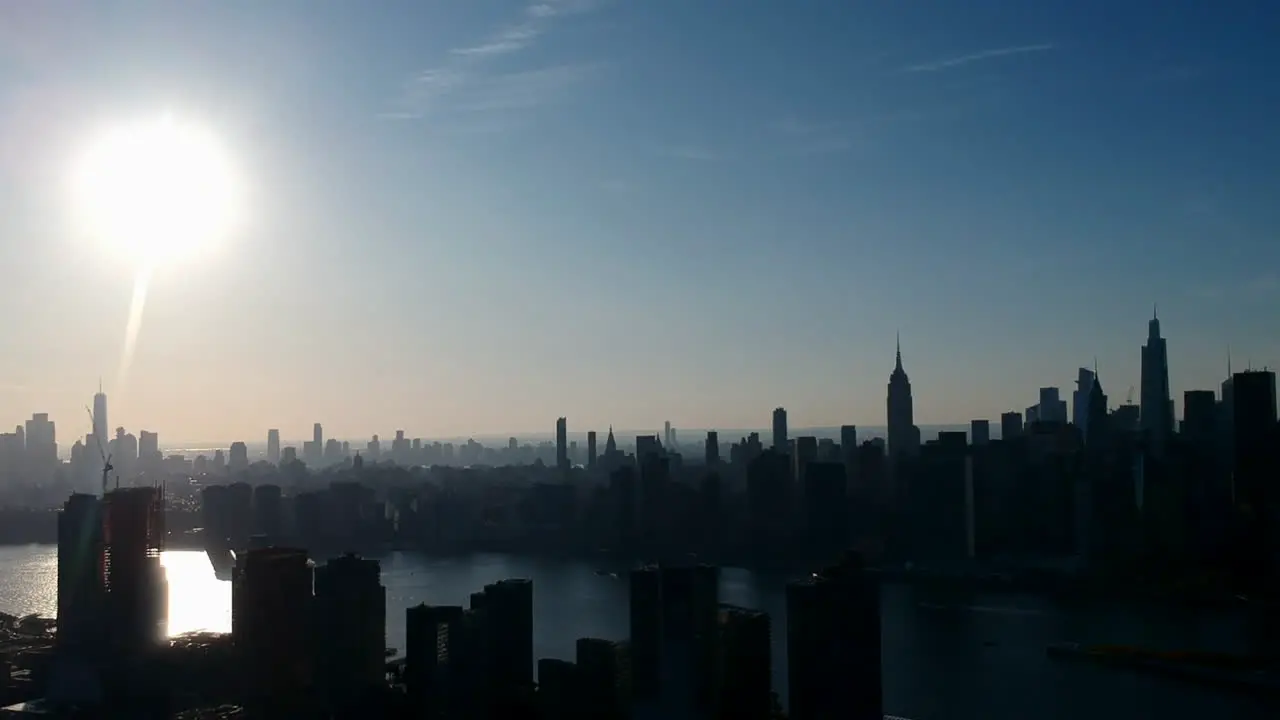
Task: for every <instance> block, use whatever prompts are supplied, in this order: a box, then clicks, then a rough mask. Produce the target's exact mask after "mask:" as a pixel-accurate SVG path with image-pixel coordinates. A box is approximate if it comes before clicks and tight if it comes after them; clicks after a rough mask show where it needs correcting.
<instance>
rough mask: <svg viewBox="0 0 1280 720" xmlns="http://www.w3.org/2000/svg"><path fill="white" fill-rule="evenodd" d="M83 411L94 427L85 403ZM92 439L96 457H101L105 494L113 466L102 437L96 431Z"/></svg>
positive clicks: (91, 414)
mask: <svg viewBox="0 0 1280 720" xmlns="http://www.w3.org/2000/svg"><path fill="white" fill-rule="evenodd" d="M84 411H85V412H87V413H89V426H90V427H96V425H94V424H93V410H90V409H89V406H88V405H85V406H84ZM93 441H94V442H95V443H97V444H98V457H100V458H102V494H103V496H105V495H106V494H107V478H108V476H110V475H111V471H112V470H115V467H113V466H112V465H111V455H108V454H107V451H106V450H105V449H104V448H103V447H102V438H100V437H98V433H93ZM117 482H118V481H117Z"/></svg>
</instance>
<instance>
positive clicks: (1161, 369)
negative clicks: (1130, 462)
mask: <svg viewBox="0 0 1280 720" xmlns="http://www.w3.org/2000/svg"><path fill="white" fill-rule="evenodd" d="M1141 402H1142V405H1141V411H1140V412H1141V416H1140V420H1139V423H1140V427H1141V429H1142V432H1143V433H1144V434H1145V435H1146V437H1147V442H1148V443H1149V446H1150V447H1151V449H1152V451H1153V452H1155V453H1157V454H1159V453H1162V452H1163V451H1164V447H1165V444H1166V442H1167V441H1168V439H1169V434H1170V433H1171V432H1173V400H1171V399H1170V396H1169V350H1168V347H1167V346H1166V344H1165V340H1164V338H1162V337H1160V318H1159V317H1158V316H1157V315H1156V314H1155V312H1154V311H1153V312H1152V314H1151V320H1150V321H1149V322H1148V323H1147V344H1146V345H1143V346H1142V395H1141Z"/></svg>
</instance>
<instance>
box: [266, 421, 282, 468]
mask: <svg viewBox="0 0 1280 720" xmlns="http://www.w3.org/2000/svg"><path fill="white" fill-rule="evenodd" d="M267 462H269V463H271V464H272V465H279V464H280V431H279V430H277V429H275V428H272V429H270V430H268V431H267Z"/></svg>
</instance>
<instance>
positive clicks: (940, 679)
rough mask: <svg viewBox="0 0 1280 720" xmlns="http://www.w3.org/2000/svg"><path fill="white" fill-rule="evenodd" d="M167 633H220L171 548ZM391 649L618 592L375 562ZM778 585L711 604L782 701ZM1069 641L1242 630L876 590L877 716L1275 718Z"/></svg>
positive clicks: (532, 570)
mask: <svg viewBox="0 0 1280 720" xmlns="http://www.w3.org/2000/svg"><path fill="white" fill-rule="evenodd" d="M164 564H165V567H166V569H167V572H168V576H169V584H170V611H169V618H170V632H171V633H174V634H177V633H182V632H188V631H192V630H213V631H220V632H226V631H228V630H230V624H231V591H230V584H229V583H225V582H220V581H218V580H217V579H216V578H215V577H214V575H213V570H212V568H211V567H210V565H209V563H208V560H207V558H206V557H205V555H204V553H202V552H183V551H174V552H167V553H165V556H164ZM382 564H383V584H384V585H385V586H386V587H387V642H388V644H389V645H392V646H394V647H396V648H398V649H400V651H403V649H404V609H405V608H406V607H408V606H410V605H415V604H417V603H419V602H423V601H426V602H430V603H433V604H465V602H466V599H467V596H468V594H469V593H470V592H472V591H474V590H476V589H478V588H479V587H480V586H482V585H484V584H485V583H488V582H492V581H494V580H499V579H502V578H504V577H529V578H532V579H533V581H534V606H535V607H534V612H535V623H534V647H535V652H536V653H537V655H538V657H572V656H573V645H574V641H575V640H576V639H577V638H578V637H584V636H599V637H607V638H622V637H625V636H626V634H627V586H626V579H625V577H623V578H621V579H619V578H615V577H611V576H609V575H602V574H598V573H597V572H596V570H597V569H596V568H595V567H592V566H590V565H589V564H586V563H583V562H579V561H569V560H538V559H534V558H523V557H513V556H508V555H492V554H486V555H473V556H470V557H465V558H462V557H457V558H427V557H422V556H419V555H415V554H410V553H392V554H391V555H389V556H387V557H385V558H382ZM0 579H2V581H0V611H4V612H9V613H13V614H18V615H22V614H28V613H38V614H41V615H50V616H51V615H53V613H54V610H55V607H56V603H57V551H56V548H54V547H53V546H49V545H32V546H25V547H4V548H0ZM784 581H785V579H784V578H781V577H769V576H763V575H758V574H753V573H750V572H748V571H745V570H738V569H726V570H724V571H723V573H722V587H721V599H722V601H724V602H730V603H734V604H738V605H745V606H748V607H757V608H760V609H762V610H765V611H767V612H768V613H769V614H770V616H771V617H772V618H773V620H774V631H773V638H774V667H775V672H774V675H775V681H774V683H775V687H776V689H777V690H778V691H779V694H780V695H781V696H782V697H783V699H784V702H785V698H786V685H785V678H786V653H785V648H786V637H785V631H786V627H785V617H786V616H785V600H784V597H783V584H784ZM1063 640H1072V641H1078V642H1082V643H1114V644H1134V645H1142V646H1146V647H1153V648H1167V649H1179V648H1184V649H1192V648H1195V649H1204V650H1219V651H1238V650H1241V649H1242V648H1243V646H1244V635H1243V624H1242V623H1241V622H1240V621H1239V619H1238V618H1234V617H1231V616H1225V615H1219V614H1208V613H1188V612H1183V611H1175V610H1151V609H1141V610H1140V609H1137V608H1117V609H1107V610H1099V609H1097V608H1063V607H1059V606H1057V605H1054V604H1052V603H1050V602H1048V601H1045V600H1043V599H1041V598H1037V597H1033V596H1027V595H984V594H980V593H978V594H973V593H964V594H961V593H954V592H936V591H929V592H925V591H922V590H919V589H915V588H910V587H905V586H890V587H886V588H885V591H884V667H885V698H886V708H885V709H886V711H887V712H891V713H895V714H898V715H903V716H906V717H909V718H912V719H913V720H934V719H936V720H957V719H960V720H964V719H968V718H974V719H977V718H983V719H990V720H999V719H1001V718H1008V719H1009V720H1014V719H1022V718H1028V717H1036V718H1063V719H1064V720H1065V719H1067V718H1081V717H1090V718H1093V720H1110V719H1111V718H1117V719H1118V718H1132V717H1151V718H1164V717H1208V716H1213V717H1231V718H1239V719H1241V720H1250V719H1252V718H1263V717H1276V712H1277V709H1276V708H1275V707H1274V706H1271V707H1268V706H1266V705H1264V704H1263V702H1262V701H1260V700H1257V699H1253V698H1248V697H1243V696H1239V695H1233V694H1230V693H1225V692H1222V691H1219V690H1215V689H1212V688H1206V687H1199V686H1191V685H1184V684H1179V683H1177V682H1174V681H1171V680H1168V679H1164V678H1156V677H1150V676H1146V675H1140V674H1136V673H1131V672H1126V671H1123V670H1118V669H1115V668H1108V667H1097V666H1092V665H1086V664H1075V663H1058V662H1054V661H1052V660H1050V659H1048V658H1047V657H1046V655H1045V647H1046V646H1047V645H1048V644H1050V643H1054V642H1059V641H1063Z"/></svg>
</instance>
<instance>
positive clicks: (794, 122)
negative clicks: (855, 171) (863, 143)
mask: <svg viewBox="0 0 1280 720" xmlns="http://www.w3.org/2000/svg"><path fill="white" fill-rule="evenodd" d="M769 129H770V130H771V131H772V133H773V134H774V136H775V138H776V139H777V147H778V151H779V152H780V153H781V154H784V155H834V154H837V153H843V152H846V151H848V150H850V149H851V148H852V147H853V139H852V137H851V132H850V128H849V127H848V126H847V125H846V124H845V123H840V122H811V121H807V120H802V119H800V118H798V117H795V116H789V117H786V118H783V119H782V120H780V121H778V122H776V123H774V124H773V125H772V126H770V128H769Z"/></svg>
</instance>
